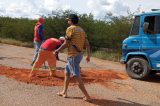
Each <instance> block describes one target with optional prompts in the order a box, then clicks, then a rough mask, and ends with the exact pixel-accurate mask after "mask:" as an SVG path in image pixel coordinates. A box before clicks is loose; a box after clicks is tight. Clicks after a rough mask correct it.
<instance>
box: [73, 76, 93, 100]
mask: <svg viewBox="0 0 160 106" xmlns="http://www.w3.org/2000/svg"><path fill="white" fill-rule="evenodd" d="M75 79H76V81H77V82H78V87H79V88H80V90H81V91H82V93H83V94H84V95H85V98H84V100H90V96H89V94H88V92H87V90H86V88H85V86H84V84H83V81H82V80H81V77H75Z"/></svg>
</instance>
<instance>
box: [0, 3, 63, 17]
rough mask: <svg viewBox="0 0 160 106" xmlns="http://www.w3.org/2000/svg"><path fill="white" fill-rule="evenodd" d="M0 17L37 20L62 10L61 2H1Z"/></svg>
mask: <svg viewBox="0 0 160 106" xmlns="http://www.w3.org/2000/svg"><path fill="white" fill-rule="evenodd" d="M0 6H1V7H0V15H3V16H11V17H28V18H37V17H39V15H45V14H51V12H52V11H54V10H56V9H60V8H61V4H60V2H59V0H14V1H13V0H5V1H4V0H0Z"/></svg>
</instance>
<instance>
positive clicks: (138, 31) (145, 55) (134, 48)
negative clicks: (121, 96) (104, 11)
mask: <svg viewBox="0 0 160 106" xmlns="http://www.w3.org/2000/svg"><path fill="white" fill-rule="evenodd" d="M121 63H124V64H126V65H125V66H126V72H127V74H128V75H129V76H130V77H131V78H134V79H139V80H144V79H146V78H148V76H149V75H150V74H155V73H157V72H160V10H154V11H151V12H147V13H141V14H138V15H135V18H134V23H133V25H132V28H131V31H130V35H129V37H128V38H126V39H125V40H124V41H123V43H122V58H121Z"/></svg>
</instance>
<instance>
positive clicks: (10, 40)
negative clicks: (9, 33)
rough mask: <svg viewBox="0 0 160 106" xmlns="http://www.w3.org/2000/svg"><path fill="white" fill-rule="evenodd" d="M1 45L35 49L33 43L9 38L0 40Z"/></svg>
mask: <svg viewBox="0 0 160 106" xmlns="http://www.w3.org/2000/svg"><path fill="white" fill-rule="evenodd" d="M0 43H4V44H11V45H16V46H22V47H33V44H32V42H22V41H17V40H14V39H9V38H0Z"/></svg>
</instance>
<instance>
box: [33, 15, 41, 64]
mask: <svg viewBox="0 0 160 106" xmlns="http://www.w3.org/2000/svg"><path fill="white" fill-rule="evenodd" d="M42 23H43V18H42V17H40V18H39V19H38V21H37V23H36V25H35V27H34V40H33V41H34V57H33V59H32V63H31V66H32V65H33V64H34V62H35V61H36V58H37V56H38V50H39V48H40V46H41V44H42V42H43V41H44V37H43V26H42Z"/></svg>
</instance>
